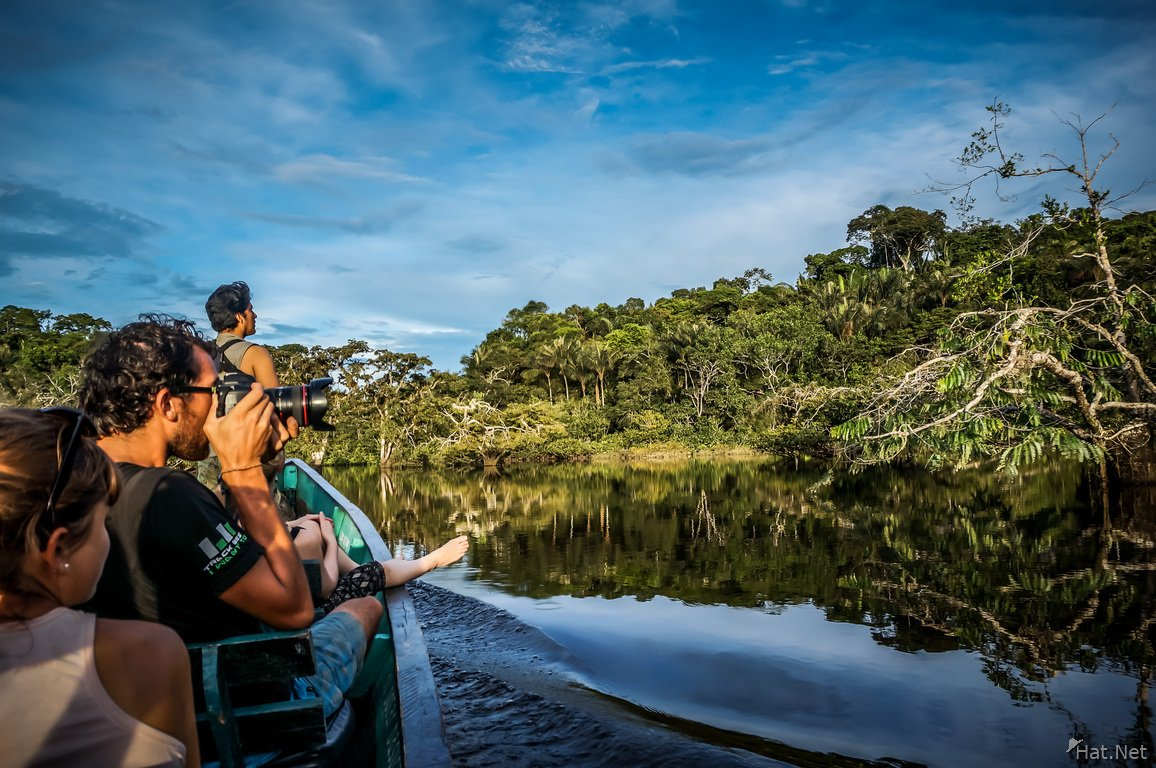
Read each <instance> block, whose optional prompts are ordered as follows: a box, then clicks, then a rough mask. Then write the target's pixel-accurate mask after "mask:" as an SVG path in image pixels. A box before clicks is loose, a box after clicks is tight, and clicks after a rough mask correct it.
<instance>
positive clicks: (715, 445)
mask: <svg viewBox="0 0 1156 768" xmlns="http://www.w3.org/2000/svg"><path fill="white" fill-rule="evenodd" d="M990 112H991V117H992V122H991V123H990V125H989V126H988V127H987V128H984V129H981V130H980V131H977V132H976V133H975V134H974V136H973V139H974V141H973V143H972V144H971V145H970V146H969V147H968V149H967V150H966V151H965V153H964V155H963V157H962V158H961V166H962V167H963V168H964V169H965V170H968V171H971V175H970V176H968V177H967V180H966V181H965V182H964V183H963V184H960V185H957V186H955V187H954V189H953V190H952V191H953V192H954V193H955V194H956V201H957V202H959V203H961V204H962V207H963V209H964V212H965V215H964V216H963V217H962V223H961V224H959V225H958V226H950V225H949V224H948V217H947V215H946V214H945V213H944V212H943V211H940V210H930V211H928V210H922V209H918V208H913V207H908V206H899V207H897V208H894V209H892V208H890V207H888V206H886V205H882V204H880V205H875V206H872V207H871V208H869V209H867V210H866V211H864V212H863V213H862V214H861V215H859V216H857V217H855V218H854V219H852V220H851V221H850V222H849V223H848V225H847V229H846V245H845V246H844V247H840V248H838V249H836V250H834V251H831V252H829V253H815V254H811V255H808V256H806V257H805V259H804V263H805V269H804V271H803V273H802V274H800V275H799V276H798V277H797V279H796V280H795V281H794V282H793V283H787V282H782V281H779V280H777V279H776V277H775V276H773V275H771V274H770V273H769V272H767V271H766V270H765V269H763V268H760V267H757V266H756V267H752V268H751V269H748V270H747V271H746V272H744V273H743V274H742V275H740V276H735V277H720V278H719V279H718V280H716V281H714V283H713V284H712V285H711V286H710V287H704V286H700V287H687V288H681V289H678V290H675V291H673V292H672V293H671V294H670V295H669V296H667V297H664V298H660V299H658V300H656V301H654V302H653V303H652V304H647V303H646V302H645V301H643V300H642V299H637V298H631V299H628V300H627V301H625V302H624V303H622V304H619V305H615V306H612V305H610V304H607V303H600V304H597V305H594V306H579V305H573V306H570V307H566V308H564V309H551V308H550V307H548V306H547V305H545V304H544V303H542V302H539V301H529V302H528V303H527V304H525V305H524V306H522V307H520V308H515V309H512V310H510V312H509V313H508V314H507V315H506V317H505V319H504V320H503V322H502V324H501V325H500V326H499V327H497V328H495V329H493V330H492V331H490V332H489V333H488V334H487V335H486V337H485V338H484V340H483V341H482V342H481V343H480V344H478V346H477V347H476V348H475V349H474V350H473V352H472V354H471V355H470V356H468V357H466V358H464V359H463V361H462V366H463V367H462V370H461V371H460V372H458V373H450V372H445V371H438V370H434V369H433V368H432V367H431V364H430V360H429V359H428V358H425V357H422V356H421V355H418V354H413V353H402V352H395V351H391V350H388V349H374V348H372V347H371V346H370V345H369V344H368V343H366V342H364V341H360V340H350V341H349V342H348V343H346V344H344V345H340V346H332V347H325V346H312V347H306V346H304V345H299V344H290V345H285V346H281V347H274V348H271V352H272V353H273V355H274V360H275V362H276V365H277V367H278V370H279V372H280V375H281V379H282V381H284V382H294V383H297V382H303V381H308V380H309V379H311V378H314V377H318V376H333V377H334V379H335V385H334V387H333V389H332V390H331V393H330V416H329V419H328V420H329V421H331V422H333V423H334V424H336V425H338V429H337V430H336V431H335V432H317V431H310V430H306V431H305V432H304V434H303V436H302V438H301V439H300V440H298V441H296V442H295V443H294V444H293V451H294V452H296V454H297V455H301V456H303V457H304V458H306V459H308V460H310V461H313V462H315V463H327V464H342V463H354V464H356V463H380V464H382V465H399V464H445V465H458V464H484V465H488V466H496V465H500V464H502V463H507V462H514V461H524V460H536V461H557V460H569V459H575V458H582V457H588V456H591V455H595V454H603V453H615V452H628V451H651V452H659V453H662V452H671V451H676V452H685V451H688V450H690V451H700V450H712V449H727V448H732V449H733V448H745V449H749V450H756V451H759V452H764V453H768V454H772V455H777V456H783V457H794V458H799V457H819V458H832V457H837V456H838V457H846V458H850V459H853V460H857V461H918V462H921V463H927V464H930V465H932V466H939V465H943V464H946V463H951V464H957V465H959V464H966V463H968V462H970V461H973V460H976V459H984V458H991V459H994V460H996V461H998V462H999V463H1000V464H1001V465H1002V466H1003V467H1005V468H1008V469H1013V470H1014V468H1015V467H1016V466H1018V465H1022V464H1024V463H1028V462H1032V461H1037V460H1039V459H1041V457H1043V456H1045V455H1047V454H1050V453H1060V454H1063V455H1065V456H1068V457H1071V458H1076V459H1079V460H1082V461H1084V462H1087V463H1089V464H1090V465H1092V466H1095V467H1098V468H1099V469H1100V473H1101V474H1102V475H1103V476H1105V477H1106V476H1107V474H1108V473H1109V472H1116V473H1117V474H1118V475H1120V476H1121V477H1126V478H1128V479H1141V480H1143V479H1148V480H1151V479H1153V478H1154V477H1156V465H1154V464H1153V462H1152V461H1151V457H1152V451H1151V443H1152V440H1153V436H1152V428H1151V425H1152V420H1153V417H1154V415H1156V386H1154V385H1153V368H1152V363H1151V361H1152V360H1153V359H1154V355H1153V353H1154V352H1156V328H1154V326H1153V324H1152V318H1153V313H1154V312H1156V306H1154V302H1153V295H1154V293H1156V274H1154V268H1153V251H1154V246H1156V211H1149V212H1130V213H1121V205H1122V201H1123V200H1124V199H1126V195H1112V194H1111V193H1109V192H1107V191H1105V190H1102V189H1100V188H1099V187H1098V186H1097V182H1098V178H1097V177H1098V175H1099V173H1100V171H1101V168H1102V165H1103V163H1104V161H1105V160H1107V159H1108V158H1109V157H1110V156H1111V154H1112V152H1114V146H1115V145H1114V140H1112V139H1111V138H1110V137H1109V139H1108V143H1107V151H1104V152H1097V151H1096V150H1095V149H1094V148H1093V147H1092V146H1091V141H1090V139H1091V137H1090V135H1089V129H1090V128H1092V127H1094V126H1096V125H1097V124H1098V121H1093V122H1092V123H1091V124H1090V125H1088V126H1085V125H1083V124H1081V123H1079V122H1078V121H1076V122H1074V123H1072V128H1073V130H1074V139H1075V141H1074V146H1075V149H1074V152H1075V155H1076V158H1077V159H1076V161H1075V162H1068V161H1065V160H1062V159H1060V158H1059V157H1056V156H1047V157H1045V164H1044V165H1042V166H1039V167H1035V166H1026V165H1025V164H1024V161H1023V158H1022V157H1021V156H1019V155H1016V154H1013V153H1009V152H1007V151H1006V150H1005V149H1004V148H1003V145H1002V144H1001V141H1002V135H1001V133H1000V130H1001V128H1002V127H1003V122H1002V121H1003V119H1004V118H1006V116H1007V109H1006V108H1005V107H1004V106H1003V105H999V104H997V105H994V106H993V107H991V108H990ZM1053 174H1059V175H1064V176H1067V177H1070V178H1073V179H1074V180H1075V181H1076V183H1077V185H1078V186H1079V187H1080V192H1081V195H1082V200H1081V203H1082V205H1079V206H1076V207H1072V206H1070V205H1068V204H1065V203H1061V202H1059V201H1058V200H1055V199H1053V198H1050V197H1049V198H1046V199H1045V200H1044V201H1043V205H1042V209H1041V212H1040V213H1039V214H1035V215H1032V216H1028V217H1027V218H1025V219H1022V220H1019V221H1016V222H1013V223H1001V222H997V221H994V220H990V219H977V218H974V217H971V216H969V215H966V212H967V207H968V204H969V203H970V201H971V199H972V198H971V195H972V192H973V190H974V189H976V185H977V184H978V183H979V182H981V181H983V180H985V179H989V178H994V179H996V180H997V181H999V182H1001V183H1003V184H1004V185H1006V184H1008V183H1010V182H1012V181H1014V180H1015V179H1017V178H1019V177H1022V176H1045V175H1053ZM997 194H1000V192H997ZM202 325H203V323H202ZM108 329H109V324H108V323H107V322H106V321H104V320H102V319H100V318H97V317H92V316H89V315H78V314H70V315H54V314H53V313H52V312H50V311H48V310H39V309H29V308H24V307H16V306H7V307H4V308H3V309H2V310H0V398H2V399H3V402H5V403H29V404H31V403H48V402H67V401H68V400H69V399H70V398H71V396H72V394H73V393H74V391H75V387H76V367H77V364H78V362H79V360H80V357H81V356H82V354H83V351H84V349H85V348H86V347H87V346H88V344H89V342H90V341H91V340H92V338H93V337H94V336H96V335H98V334H100V333H103V332H105V331H107V330H108Z"/></svg>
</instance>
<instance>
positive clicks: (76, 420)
mask: <svg viewBox="0 0 1156 768" xmlns="http://www.w3.org/2000/svg"><path fill="white" fill-rule="evenodd" d="M40 413H43V414H47V415H49V416H52V417H53V418H56V419H60V420H61V421H63V422H64V427H63V429H61V430H60V434H59V436H57V438H56V456H57V459H56V480H55V482H53V483H52V491H51V492H50V493H49V494H48V504H47V505H46V506H45V507H44V518H43V521H44V526H43V527H44V528H45V530H48V531H51V530H53V529H55V528H56V527H57V520H56V503H57V502H58V501H60V494H61V493H63V492H64V489H65V487H66V486H67V485H68V480H69V478H71V477H72V465H73V464H74V463H76V453H77V451H78V450H79V449H80V440H81V438H84V437H91V438H95V437H96V425H95V424H93V423H92V420H91V419H89V418H88V416H86V415H85V414H84V412H83V411H78V410H76V409H75V408H64V407H54V408H41V409H40ZM66 433H67V434H68V441H67V442H65V443H64V449H63V450H61V448H60V443H61V439H62V438H63V437H64V435H65V434H66Z"/></svg>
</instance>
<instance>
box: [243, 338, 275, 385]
mask: <svg viewBox="0 0 1156 768" xmlns="http://www.w3.org/2000/svg"><path fill="white" fill-rule="evenodd" d="M241 370H242V371H244V372H245V373H247V374H249V375H250V376H252V377H253V378H254V379H256V380H257V383H258V384H260V385H261V386H262V387H265V388H266V389H267V388H269V387H276V386H278V383H277V371H276V370H274V368H273V356H272V355H271V354H269V350H267V349H265V348H264V347H263V346H261V345H260V344H254V345H253V346H251V347H249V348H248V349H247V350H245V354H244V355H243V356H242V357H241Z"/></svg>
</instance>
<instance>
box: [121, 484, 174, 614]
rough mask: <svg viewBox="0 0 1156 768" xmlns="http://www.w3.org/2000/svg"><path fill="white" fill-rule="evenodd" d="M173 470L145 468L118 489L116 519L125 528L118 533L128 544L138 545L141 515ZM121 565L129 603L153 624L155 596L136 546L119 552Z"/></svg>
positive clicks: (155, 605)
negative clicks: (130, 595)
mask: <svg viewBox="0 0 1156 768" xmlns="http://www.w3.org/2000/svg"><path fill="white" fill-rule="evenodd" d="M175 471H176V470H174V469H171V468H169V467H145V468H143V469H139V470H137V471H136V472H135V473H133V474H132V476H131V477H129V478H128V480H127V481H126V482H125V484H124V487H123V488H121V491H120V497H119V498H118V499H117V500H116V508H117V514H118V516H121V517H122V520H123V521H124V523H125V527H124V528H122V530H121V533H122V535H124V536H125V537H126V539H127V540H128V541H132V542H134V543H137V542H139V541H140V527H141V521H142V519H143V518H144V511H145V509H146V508H147V507H148V505H149V502H150V501H151V500H152V497H153V494H154V493H155V492H156V489H157V485H159V484H160V482H161V480H164V479H165V478H166V477H168V476H169V475H170V474H172V473H173V472H175ZM123 552H124V559H125V565H126V566H127V567H128V571H129V573H130V574H131V575H132V584H133V588H134V593H133V602H134V604H135V605H136V609H137V612H138V613H139V614H140V615H141V616H143V617H145V618H146V619H149V620H151V621H156V620H157V616H158V612H157V594H156V590H155V589H154V588H153V586H152V584H153V582H152V579H150V578H148V576H147V575H146V574H145V573H144V569H143V568H142V567H141V564H140V550H139V547H138V546H126V547H124V548H123Z"/></svg>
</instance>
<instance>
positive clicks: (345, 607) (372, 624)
mask: <svg viewBox="0 0 1156 768" xmlns="http://www.w3.org/2000/svg"><path fill="white" fill-rule="evenodd" d="M339 611H340V612H343V613H348V614H351V615H352V616H353V617H354V618H355V619H357V620H358V622H360V623H361V626H362V628H363V629H364V630H365V636H366V637H372V636H373V633H374V632H376V631H377V625H378V624H379V623H380V622H381V617H382V615H383V614H384V613H385V608H384V606H382V604H381V603H380V602H379V601H378V599H377V598H375V597H355V598H353V599H352V600H346V601H345V602H344V603H342V604H341V605H339V606H337V607H336V608H334V609H333V612H334V613H337V612H339Z"/></svg>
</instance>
